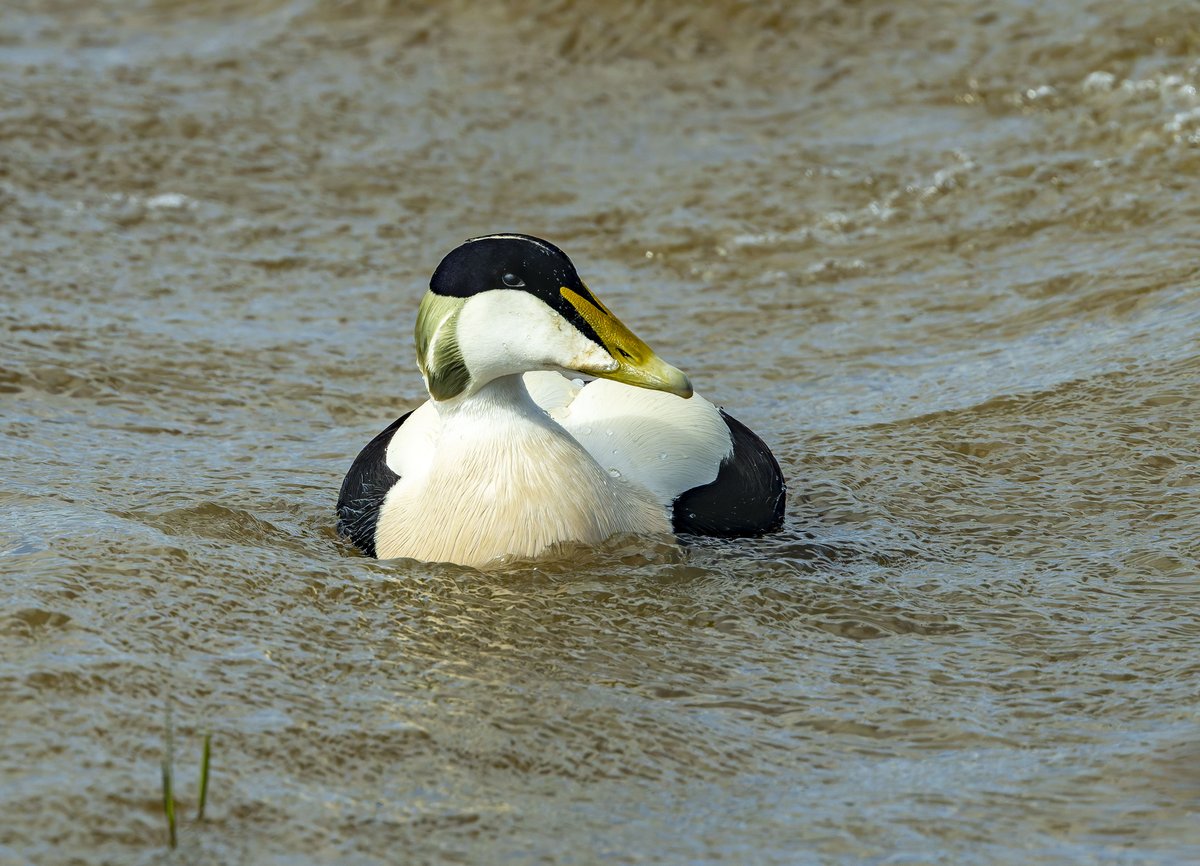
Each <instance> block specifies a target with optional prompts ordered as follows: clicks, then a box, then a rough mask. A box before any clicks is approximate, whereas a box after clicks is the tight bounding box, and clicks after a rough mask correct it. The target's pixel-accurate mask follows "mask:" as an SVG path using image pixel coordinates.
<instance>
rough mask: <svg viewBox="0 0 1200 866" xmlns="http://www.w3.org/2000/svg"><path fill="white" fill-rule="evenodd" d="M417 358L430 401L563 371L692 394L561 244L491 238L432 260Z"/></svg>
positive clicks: (684, 378)
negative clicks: (508, 379) (595, 290)
mask: <svg viewBox="0 0 1200 866" xmlns="http://www.w3.org/2000/svg"><path fill="white" fill-rule="evenodd" d="M416 341H417V363H418V364H419V365H420V367H421V373H422V374H423V375H424V376H425V384H426V386H428V388H429V393H430V395H431V396H432V397H433V399H434V400H451V399H454V398H457V397H462V396H466V395H468V394H471V393H473V392H475V391H477V390H478V389H479V388H480V387H482V386H483V385H485V384H487V383H488V382H490V381H491V380H493V379H496V378H499V377H500V376H509V375H512V374H515V373H525V372H529V371H531V370H567V371H576V372H579V373H583V374H585V375H589V376H601V377H604V378H606V379H615V380H616V381H618V382H625V383H627V384H630V385H637V386H639V387H642V388H651V389H654V390H657V391H667V392H669V393H671V394H678V395H679V396H680V397H690V396H692V383H691V382H689V381H688V377H687V376H686V375H684V374H683V373H682V372H681V371H680V370H677V369H676V368H675V367H672V366H671V365H670V364H668V363H666V362H665V361H663V360H662V359H661V358H659V357H658V356H657V355H656V354H654V352H653V351H652V350H651V349H650V347H649V346H647V345H646V344H645V343H643V342H642V341H641V340H640V339H638V338H637V337H636V336H635V335H634V334H633V332H632V331H630V330H629V329H628V328H627V327H625V326H624V325H623V324H621V322H620V320H619V319H617V317H616V316H614V315H613V314H612V313H610V312H609V311H608V308H607V307H605V306H604V304H602V303H601V302H600V301H599V300H597V299H596V296H595V295H593V294H592V292H591V290H589V289H588V287H587V286H586V285H584V283H583V281H582V280H581V279H579V275H578V274H577V273H576V272H575V266H574V265H573V264H571V260H570V259H569V258H567V256H566V254H565V253H564V252H563V251H562V250H560V249H559V248H558V247H556V246H554V245H553V244H551V243H548V242H546V241H543V240H540V239H538V238H535V237H530V236H528V235H487V236H485V237H481V238H474V239H472V240H469V241H467V242H466V243H465V244H463V245H462V246H460V247H458V248H457V249H455V250H454V251H453V252H451V253H450V254H449V255H447V256H446V257H445V258H444V259H442V263H441V264H440V265H438V267H437V270H436V271H434V273H433V279H431V280H430V282H429V291H428V292H427V293H426V294H425V297H424V299H422V301H421V308H420V310H419V311H418V312H417V329H416Z"/></svg>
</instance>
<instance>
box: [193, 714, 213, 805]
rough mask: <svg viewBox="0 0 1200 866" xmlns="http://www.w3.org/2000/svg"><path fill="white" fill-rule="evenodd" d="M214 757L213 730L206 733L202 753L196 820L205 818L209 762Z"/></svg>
mask: <svg viewBox="0 0 1200 866" xmlns="http://www.w3.org/2000/svg"><path fill="white" fill-rule="evenodd" d="M211 757H212V731H209V732H208V733H207V734H205V735H204V751H203V752H202V753H201V755H200V794H199V800H200V805H198V806H197V807H196V820H197V821H203V820H204V804H205V803H206V802H207V801H208V762H209V758H211Z"/></svg>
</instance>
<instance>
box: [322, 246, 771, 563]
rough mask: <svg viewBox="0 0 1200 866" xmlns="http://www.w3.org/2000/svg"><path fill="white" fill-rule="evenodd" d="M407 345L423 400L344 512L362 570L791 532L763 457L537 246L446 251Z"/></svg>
mask: <svg viewBox="0 0 1200 866" xmlns="http://www.w3.org/2000/svg"><path fill="white" fill-rule="evenodd" d="M416 344H417V363H418V366H419V367H420V369H421V375H422V376H424V378H425V386H426V388H427V389H428V391H429V396H430V399H429V400H428V401H427V402H425V403H424V404H422V405H421V406H420V407H418V408H417V409H414V410H413V411H411V412H409V413H408V414H407V415H404V416H403V417H401V418H399V419H397V420H396V421H395V422H393V423H392V424H391V425H390V426H388V428H387V429H386V430H384V431H383V432H382V433H380V434H379V435H378V436H376V437H375V438H374V439H372V440H371V441H370V443H368V444H367V446H366V447H365V448H363V450H362V452H361V453H360V454H359V455H358V457H357V458H356V459H355V461H354V463H353V464H352V465H351V467H350V471H349V472H348V473H347V475H346V479H345V481H344V482H343V483H342V488H341V494H340V495H339V497H338V504H337V514H338V532H339V533H340V534H341V535H342V536H343V537H345V538H347V539H349V541H351V542H352V543H353V544H354V545H355V546H356V547H358V548H359V549H360V550H362V551H363V552H364V553H366V554H368V555H370V556H375V557H378V558H380V559H391V558H396V557H407V558H411V559H417V560H423V561H426V562H452V563H458V564H461V565H470V566H476V567H478V566H485V565H487V564H488V563H491V562H493V561H495V560H497V559H498V558H500V557H514V558H520V559H526V558H533V557H537V556H538V555H539V554H542V553H545V552H546V551H547V550H548V549H549V548H551V547H552V546H553V545H555V544H558V543H562V542H581V543H584V544H598V543H600V542H603V541H604V540H606V539H608V538H611V537H613V536H617V535H667V534H676V535H687V534H692V535H716V536H749V535H761V534H763V533H766V532H770V531H772V530H775V529H777V528H778V527H779V526H780V524H781V523H782V521H783V509H784V494H785V487H784V482H783V476H782V474H781V473H780V471H779V464H778V463H777V462H776V461H775V458H774V456H772V454H771V452H770V450H769V449H768V448H767V446H766V445H765V444H763V441H762V440H761V439H759V438H758V437H757V436H756V435H754V433H752V432H751V431H750V430H749V429H747V428H746V427H745V426H744V425H742V424H741V423H739V422H738V421H737V420H735V419H734V418H732V417H730V416H729V415H727V414H725V412H723V411H722V410H720V409H718V408H717V407H716V406H714V405H713V404H712V403H710V402H708V401H707V400H705V399H704V398H703V397H700V396H697V395H694V394H693V392H692V384H691V382H690V381H689V380H688V377H687V376H686V375H684V373H683V372H681V371H680V370H678V369H676V368H675V367H672V366H671V365H670V364H668V363H666V362H665V361H663V360H662V359H661V358H659V357H658V356H657V355H656V354H654V352H653V351H651V349H650V347H649V346H647V345H646V344H645V343H643V342H642V341H641V340H640V339H638V338H637V337H636V336H634V334H633V333H632V332H631V331H630V330H629V329H628V328H626V327H625V325H623V324H622V323H621V322H620V321H619V320H618V319H617V318H616V317H615V316H614V315H613V314H612V313H611V312H609V310H608V308H607V307H606V306H604V304H603V303H601V302H600V301H599V300H598V299H597V298H596V296H595V295H594V294H592V292H591V291H590V290H589V289H588V287H587V286H586V285H585V284H584V283H583V281H582V280H581V279H580V278H579V275H578V274H577V273H576V271H575V266H574V265H573V264H572V263H571V260H570V259H569V258H567V256H566V254H565V253H563V252H562V250H560V249H558V247H556V246H554V245H553V244H551V243H549V242H547V241H544V240H541V239H540V238H535V237H531V236H528V235H519V234H495V235H487V236H485V237H479V238H474V239H472V240H469V241H467V242H466V243H464V244H463V245H462V246H460V247H458V248H457V249H455V250H453V251H452V252H451V253H450V254H449V255H447V256H446V257H445V258H444V259H443V260H442V262H441V264H440V265H438V267H437V270H436V271H434V274H433V278H432V279H431V280H430V284H429V291H428V292H427V293H426V294H425V297H424V299H423V300H422V301H421V306H420V308H419V310H418V312H417V325H416ZM564 373H566V374H567V375H563V374H564ZM571 374H583V375H585V376H589V377H592V376H594V377H598V378H596V379H595V380H594V381H590V382H588V383H587V384H584V383H583V381H582V380H580V379H578V378H568V377H569V376H570V375H571Z"/></svg>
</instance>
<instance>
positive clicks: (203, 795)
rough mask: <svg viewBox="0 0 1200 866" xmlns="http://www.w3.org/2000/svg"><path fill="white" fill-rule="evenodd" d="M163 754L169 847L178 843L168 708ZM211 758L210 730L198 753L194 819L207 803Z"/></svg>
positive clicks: (172, 730) (172, 734) (171, 723)
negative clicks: (197, 782) (197, 780)
mask: <svg viewBox="0 0 1200 866" xmlns="http://www.w3.org/2000/svg"><path fill="white" fill-rule="evenodd" d="M163 745H164V747H165V749H164V751H165V755H164V757H163V759H162V802H163V816H164V817H165V818H166V820H167V844H168V845H169V846H170V847H171V848H176V847H178V845H179V836H178V831H177V820H176V815H175V726H174V720H173V719H172V716H171V710H170V708H168V709H167V724H166V736H165V742H164V744H163ZM211 760H212V732H211V731H210V732H208V733H206V734H205V735H204V748H203V750H202V751H201V754H200V782H199V791H198V794H197V800H198V805H197V806H196V820H197V821H203V820H204V808H205V806H206V805H207V803H208V777H209V767H210V765H211Z"/></svg>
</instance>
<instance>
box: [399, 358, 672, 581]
mask: <svg viewBox="0 0 1200 866" xmlns="http://www.w3.org/2000/svg"><path fill="white" fill-rule="evenodd" d="M387 460H388V465H389V466H390V468H391V469H392V471H394V472H395V473H396V474H397V475H398V476H399V481H397V483H396V484H395V486H393V487H392V489H391V491H390V492H389V493H388V495H387V497H386V498H385V499H384V502H383V506H382V508H381V510H380V514H379V528H378V530H377V533H376V538H375V544H376V549H377V555H378V556H380V557H381V558H391V557H401V556H403V557H411V558H414V559H423V560H427V561H443V562H446V561H448V562H458V563H461V564H464V565H482V564H485V563H487V562H489V561H491V560H493V559H496V558H497V557H500V556H503V555H506V554H512V555H514V556H517V557H533V556H536V555H538V554H539V553H541V552H542V551H543V550H545V549H546V548H547V547H549V546H551V545H553V544H556V543H559V542H565V541H577V542H584V543H588V544H596V543H599V542H601V541H603V540H605V539H607V538H610V537H612V536H614V535H619V534H633V533H637V534H668V533H670V531H671V527H670V521H669V519H668V517H667V515H666V513H665V511H664V510H663V508H662V506H661V505H659V504H658V503H657V502H656V501H655V500H654V498H653V496H652V495H651V494H650V492H649V491H648V490H646V489H645V488H644V487H641V486H639V485H636V484H633V483H630V482H628V481H626V480H624V479H622V478H617V477H613V476H612V475H611V474H609V473H608V472H606V471H605V470H604V469H603V468H601V466H600V465H599V464H597V463H596V461H595V460H594V459H593V458H592V457H591V456H590V455H589V454H588V452H587V451H586V450H585V449H584V448H583V447H582V446H581V445H580V444H579V443H578V442H577V441H576V440H575V439H574V438H573V437H572V436H570V435H569V434H568V433H567V432H566V431H565V430H564V429H563V428H562V427H561V426H560V425H559V424H558V423H556V422H555V421H553V420H552V419H551V418H550V417H549V416H548V415H547V414H546V413H545V412H544V411H543V410H542V409H541V408H540V407H539V406H538V405H537V404H536V403H534V402H533V400H532V399H531V398H530V396H529V393H528V392H527V391H526V390H525V386H524V384H523V383H522V381H521V377H520V376H505V377H502V378H500V379H496V380H493V381H492V382H490V383H489V384H488V385H486V386H485V387H484V388H482V389H480V391H479V392H477V393H476V394H474V395H473V396H472V399H471V400H469V401H463V402H462V403H461V404H460V405H452V406H446V405H441V406H438V405H435V404H433V403H427V404H425V406H423V407H421V409H419V410H417V412H414V413H413V415H412V417H411V418H410V419H409V421H408V422H407V423H406V424H405V425H404V426H403V427H402V428H401V429H400V430H399V431H397V435H396V436H395V437H394V438H393V440H392V443H391V444H390V446H389V448H388V455H387Z"/></svg>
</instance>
